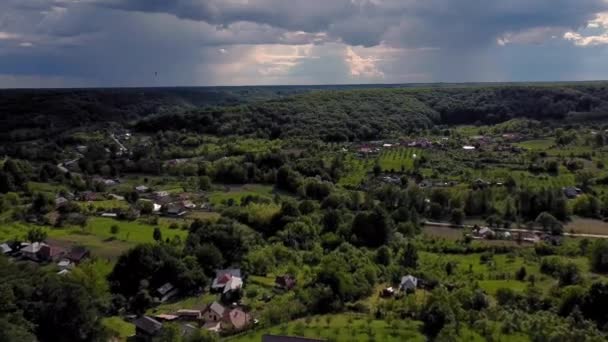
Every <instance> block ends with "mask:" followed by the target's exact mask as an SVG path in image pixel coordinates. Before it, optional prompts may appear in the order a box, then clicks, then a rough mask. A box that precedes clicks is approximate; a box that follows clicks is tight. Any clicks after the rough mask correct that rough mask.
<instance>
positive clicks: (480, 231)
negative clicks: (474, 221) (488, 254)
mask: <svg viewBox="0 0 608 342" xmlns="http://www.w3.org/2000/svg"><path fill="white" fill-rule="evenodd" d="M474 233H475V235H476V236H478V237H482V238H486V239H487V238H492V237H494V235H496V233H495V232H494V231H493V230H492V229H490V228H488V227H482V228H477V229H476V230H475V231H474Z"/></svg>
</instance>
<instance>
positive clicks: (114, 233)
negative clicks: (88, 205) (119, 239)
mask: <svg viewBox="0 0 608 342" xmlns="http://www.w3.org/2000/svg"><path fill="white" fill-rule="evenodd" d="M119 231H120V228H119V227H118V226H117V225H115V224H113V225H112V227H110V233H111V234H112V235H116V234H118V232H119Z"/></svg>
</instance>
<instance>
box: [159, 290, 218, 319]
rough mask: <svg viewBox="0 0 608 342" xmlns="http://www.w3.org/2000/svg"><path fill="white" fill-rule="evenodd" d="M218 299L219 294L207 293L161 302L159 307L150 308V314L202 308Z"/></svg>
mask: <svg viewBox="0 0 608 342" xmlns="http://www.w3.org/2000/svg"><path fill="white" fill-rule="evenodd" d="M216 300H218V296H217V295H215V294H211V293H205V294H203V295H202V296H198V297H188V298H185V299H181V300H178V301H175V302H169V303H164V304H161V305H159V306H157V307H154V308H152V309H149V310H148V312H147V314H148V315H159V314H172V313H175V312H176V311H177V310H179V309H193V310H202V309H203V308H205V307H206V306H207V305H209V304H211V303H213V302H214V301H216Z"/></svg>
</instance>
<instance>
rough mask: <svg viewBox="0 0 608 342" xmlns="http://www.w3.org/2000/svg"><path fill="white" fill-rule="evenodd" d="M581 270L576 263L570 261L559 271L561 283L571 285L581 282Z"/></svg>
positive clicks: (561, 284)
mask: <svg viewBox="0 0 608 342" xmlns="http://www.w3.org/2000/svg"><path fill="white" fill-rule="evenodd" d="M581 280H582V276H581V271H580V269H579V268H578V266H577V265H576V264H575V263H568V264H566V265H565V266H564V267H562V269H561V270H560V272H559V285H560V286H569V285H575V284H578V283H580V282H581Z"/></svg>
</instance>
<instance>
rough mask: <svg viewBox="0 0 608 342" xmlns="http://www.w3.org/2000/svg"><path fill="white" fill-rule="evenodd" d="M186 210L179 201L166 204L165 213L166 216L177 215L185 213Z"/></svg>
mask: <svg viewBox="0 0 608 342" xmlns="http://www.w3.org/2000/svg"><path fill="white" fill-rule="evenodd" d="M186 213H187V211H186V210H185V208H184V207H182V205H181V204H180V203H171V204H169V205H167V206H166V210H165V214H166V215H167V216H173V217H179V216H184V215H186Z"/></svg>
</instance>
